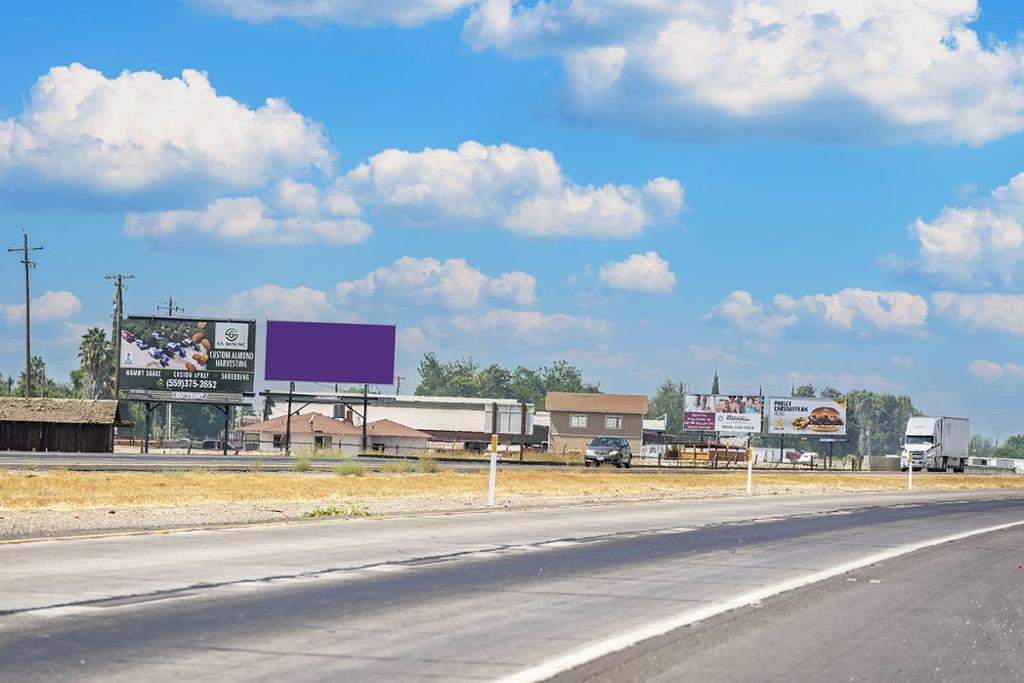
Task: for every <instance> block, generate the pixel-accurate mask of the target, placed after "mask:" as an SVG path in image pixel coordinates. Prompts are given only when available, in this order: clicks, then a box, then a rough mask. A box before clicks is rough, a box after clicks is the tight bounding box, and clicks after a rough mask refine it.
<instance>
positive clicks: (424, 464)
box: [416, 458, 441, 474]
mask: <svg viewBox="0 0 1024 683" xmlns="http://www.w3.org/2000/svg"><path fill="white" fill-rule="evenodd" d="M416 471H417V472H423V473H424V474H429V473H431V472H440V471H441V466H440V465H438V464H437V461H436V460H434V459H433V458H420V461H419V462H418V463H417V464H416Z"/></svg>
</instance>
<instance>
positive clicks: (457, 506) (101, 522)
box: [0, 487, 820, 539]
mask: <svg viewBox="0 0 1024 683" xmlns="http://www.w3.org/2000/svg"><path fill="white" fill-rule="evenodd" d="M742 493H745V489H739V488H729V487H722V488H720V489H710V490H709V489H704V490H700V491H692V492H687V491H680V492H674V493H659V494H652V495H649V496H637V495H621V496H614V495H603V496H593V495H589V496H563V497H545V498H530V497H525V496H499V497H498V498H496V499H495V505H496V507H499V508H507V509H508V508H528V507H550V506H562V505H597V504H607V503H621V502H630V501H650V500H665V499H670V498H672V499H679V498H717V497H721V496H731V495H739V494H742ZM757 493H758V494H759V495H766V494H767V495H775V494H779V493H787V494H792V493H820V491H817V490H813V489H810V488H809V489H806V490H805V489H801V490H799V491H794V490H792V489H789V488H781V487H780V488H769V487H764V488H759V489H757ZM318 508H340V509H343V510H352V511H354V513H355V516H365V515H376V516H384V515H407V514H417V513H420V514H422V513H431V512H459V511H467V510H482V509H485V508H486V500H485V499H483V498H481V497H480V496H437V497H426V496H424V497H406V498H377V499H358V498H355V499H352V500H347V501H344V502H341V503H339V502H338V501H336V500H331V501H324V502H322V503H317V502H315V501H305V502H299V503H296V502H281V503H276V502H268V503H261V504H252V503H231V504H216V505H184V506H159V507H158V506H153V507H149V506H147V507H102V508H83V509H70V508H69V509H46V510H0V539H23V538H38V537H59V536H67V535H80V534H88V533H104V532H125V531H146V530H155V529H188V528H193V527H204V526H219V525H232V524H252V523H260V522H281V521H291V520H303V519H307V518H306V517H305V515H306V514H307V513H309V512H312V511H314V510H316V509H318Z"/></svg>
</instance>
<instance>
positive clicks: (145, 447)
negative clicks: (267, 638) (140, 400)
mask: <svg viewBox="0 0 1024 683" xmlns="http://www.w3.org/2000/svg"><path fill="white" fill-rule="evenodd" d="M143 406H144V407H145V408H146V432H145V434H143V435H142V452H143V453H146V454H148V453H149V432H150V430H151V429H152V428H153V406H152V405H151V404H150V403H149V402H146V403H144V404H143Z"/></svg>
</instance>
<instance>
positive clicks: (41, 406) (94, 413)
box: [0, 397, 121, 425]
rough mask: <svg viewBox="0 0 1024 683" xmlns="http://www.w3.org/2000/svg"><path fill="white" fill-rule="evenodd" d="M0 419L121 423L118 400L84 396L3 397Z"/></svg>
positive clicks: (5, 420)
mask: <svg viewBox="0 0 1024 683" xmlns="http://www.w3.org/2000/svg"><path fill="white" fill-rule="evenodd" d="M0 421H3V422H48V423H51V424H92V425H112V424H120V423H121V420H120V416H119V415H118V411H117V401H107V400H96V401H90V400H86V399H80V398H15V397H4V398H0Z"/></svg>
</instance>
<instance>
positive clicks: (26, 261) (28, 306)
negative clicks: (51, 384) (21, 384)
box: [7, 232, 43, 398]
mask: <svg viewBox="0 0 1024 683" xmlns="http://www.w3.org/2000/svg"><path fill="white" fill-rule="evenodd" d="M22 238H23V242H22V246H20V247H11V248H10V249H8V250H7V251H9V252H21V263H22V264H23V265H24V266H25V398H28V397H30V396H31V395H32V297H31V293H30V291H29V277H28V273H29V270H31V269H32V268H35V267H36V264H35V262H34V261H32V260H31V259H30V258H29V257H28V255H29V253H30V252H33V251H42V250H43V248H42V247H30V246H28V233H27V232H25V233H22ZM40 389H41V387H40Z"/></svg>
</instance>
